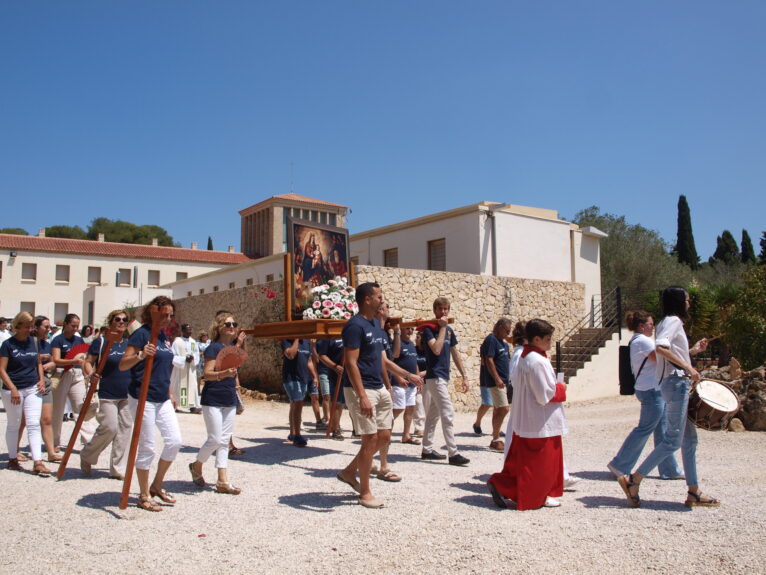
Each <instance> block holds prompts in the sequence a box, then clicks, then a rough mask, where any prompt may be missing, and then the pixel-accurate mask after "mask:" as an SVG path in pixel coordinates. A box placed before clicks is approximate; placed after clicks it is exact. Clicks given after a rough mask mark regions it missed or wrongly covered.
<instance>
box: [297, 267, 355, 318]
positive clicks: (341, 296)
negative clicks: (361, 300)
mask: <svg viewBox="0 0 766 575" xmlns="http://www.w3.org/2000/svg"><path fill="white" fill-rule="evenodd" d="M311 294H312V295H313V296H314V301H313V302H312V304H311V307H308V308H306V309H305V310H303V319H349V318H350V317H351V316H352V315H354V314H356V313H357V312H358V311H359V306H358V305H357V303H356V299H355V294H356V290H354V288H353V287H351V286H350V285H348V280H347V279H346V278H343V277H336V278H335V279H334V280H329V281H328V282H327V283H326V284H322V285H319V286H317V287H315V288H313V289H312V290H311Z"/></svg>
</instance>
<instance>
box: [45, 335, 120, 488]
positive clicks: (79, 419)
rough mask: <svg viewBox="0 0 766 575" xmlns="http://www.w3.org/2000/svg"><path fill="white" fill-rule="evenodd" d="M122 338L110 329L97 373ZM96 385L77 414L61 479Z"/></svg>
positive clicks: (62, 460)
mask: <svg viewBox="0 0 766 575" xmlns="http://www.w3.org/2000/svg"><path fill="white" fill-rule="evenodd" d="M121 339H122V334H121V333H120V332H119V331H110V332H109V333H108V334H107V336H106V338H104V341H105V343H104V344H103V345H104V349H103V350H101V359H99V361H98V367H96V375H101V372H103V371H104V367H106V360H107V359H108V358H109V350H111V349H112V344H113V343H115V342H118V341H120V340H121ZM96 387H97V386H96V385H93V384H91V385H90V386H89V387H88V394H87V395H86V396H85V401H83V402H82V407H81V408H80V413H78V414H77V421H76V422H75V424H74V431H72V435H71V436H70V437H69V443H68V444H67V446H66V451H65V452H64V457H63V458H62V459H61V463H59V470H58V471H57V472H56V477H57V478H58V479H61V478H62V477H63V476H64V472H65V471H66V465H67V463H68V462H69V456H70V455H72V449H74V444H75V441H77V436H78V435H79V433H80V428H81V427H82V424H83V422H84V421H85V415H86V414H87V413H88V408H89V407H90V403H91V401H93V394H94V393H96Z"/></svg>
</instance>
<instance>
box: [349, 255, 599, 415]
mask: <svg viewBox="0 0 766 575" xmlns="http://www.w3.org/2000/svg"><path fill="white" fill-rule="evenodd" d="M366 281H376V282H378V283H379V284H380V285H381V287H382V288H383V292H384V297H385V299H386V301H388V303H389V306H390V308H391V315H393V316H402V317H404V318H406V319H413V318H418V317H423V318H429V317H433V311H432V309H433V308H432V304H433V301H434V299H436V298H437V297H439V296H443V297H447V298H448V299H449V300H450V302H451V304H452V309H451V314H450V315H451V316H452V317H453V318H454V319H455V323H454V324H453V325H452V327H453V329H454V330H455V334H456V336H457V338H458V342H459V345H458V347H459V350H460V353H461V356H462V359H463V364H464V366H465V369H466V373H467V375H468V378H469V381H470V383H471V389H470V391H469V392H468V393H467V394H464V393H459V392H456V391H455V390H454V388H452V387H451V388H450V394H451V395H452V400H453V403H454V405H455V408H456V409H475V408H476V407H477V406H478V405H479V403H480V395H479V388H478V385H479V346H480V345H481V342H482V341H484V338H485V337H486V336H487V334H488V333H489V332H491V331H492V327H493V326H494V324H495V322H496V321H497V320H498V319H500V318H501V317H508V318H509V319H510V320H511V321H513V322H514V323H515V322H516V321H518V320H528V319H532V318H535V317H539V318H542V319H545V320H547V321H549V322H550V323H551V324H553V326H554V327H555V328H556V332H555V333H554V340H555V339H556V336H561V335H563V334H564V333H565V332H566V331H567V330H569V329H570V328H571V327H572V326H574V325H575V324H576V323H577V322H578V321H579V320H580V319H581V318H582V316H583V315H584V314H585V301H584V297H585V286H584V285H583V284H578V283H571V282H555V281H543V280H529V279H520V278H508V277H497V276H479V275H474V274H463V273H453V272H435V271H428V270H410V269H401V268H386V267H378V266H358V267H357V283H362V282H366ZM451 373H452V374H453V375H456V374H457V373H458V372H457V371H456V370H455V369H454V367H453V369H452V370H451Z"/></svg>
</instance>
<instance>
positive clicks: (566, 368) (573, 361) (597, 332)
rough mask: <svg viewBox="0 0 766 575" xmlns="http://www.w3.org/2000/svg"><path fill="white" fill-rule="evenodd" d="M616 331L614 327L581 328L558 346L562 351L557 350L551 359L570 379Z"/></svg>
mask: <svg viewBox="0 0 766 575" xmlns="http://www.w3.org/2000/svg"><path fill="white" fill-rule="evenodd" d="M614 333H615V328H613V327H583V328H580V329H579V330H578V331H576V332H575V333H574V334H572V335H571V336H570V337H569V339H567V340H566V341H564V342H563V343H562V344H561V346H559V347H558V349H559V350H560V351H557V354H556V355H555V356H553V357H552V358H551V361H552V362H553V365H555V366H557V368H556V369H557V370H560V371H563V372H564V374H565V376H566V379H567V380H569V379H570V378H572V377H574V376H575V375H577V371H578V370H580V369H582V368H583V367H584V366H585V364H586V363H587V362H588V361H590V360H591V358H592V357H593V356H594V355H596V354H597V353H598V351H599V349H601V348H603V347H604V346H605V345H606V342H607V341H609V340H610V339H611V338H612V335H614Z"/></svg>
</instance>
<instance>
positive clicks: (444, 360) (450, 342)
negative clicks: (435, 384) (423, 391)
mask: <svg viewBox="0 0 766 575" xmlns="http://www.w3.org/2000/svg"><path fill="white" fill-rule="evenodd" d="M438 335H439V330H436V333H435V334H434V332H433V331H432V330H431V328H430V327H425V328H423V335H422V339H423V347H424V348H425V350H426V378H428V379H435V378H437V377H438V378H441V379H446V380H449V366H450V357H451V356H450V348H452V347H454V346H456V345H457V338H455V332H454V331H452V328H451V327H450V326H447V333H446V334H445V335H444V345H443V346H442V352H441V353H440V354H439V355H434V352H433V351H431V346H429V345H428V342H429V341H431V340H432V339H436V337H437V336H438Z"/></svg>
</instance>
